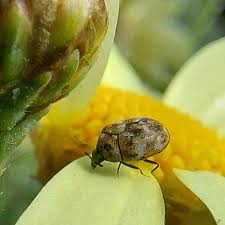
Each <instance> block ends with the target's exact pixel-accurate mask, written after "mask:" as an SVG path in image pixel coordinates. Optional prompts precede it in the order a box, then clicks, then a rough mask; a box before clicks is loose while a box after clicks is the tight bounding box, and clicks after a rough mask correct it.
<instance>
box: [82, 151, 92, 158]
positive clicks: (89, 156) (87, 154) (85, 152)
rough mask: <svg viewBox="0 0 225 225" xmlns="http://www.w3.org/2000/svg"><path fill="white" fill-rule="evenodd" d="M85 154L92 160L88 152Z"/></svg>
mask: <svg viewBox="0 0 225 225" xmlns="http://www.w3.org/2000/svg"><path fill="white" fill-rule="evenodd" d="M84 154H85V155H87V156H88V157H89V158H90V159H92V157H91V156H90V155H89V154H88V153H87V152H85V153H84Z"/></svg>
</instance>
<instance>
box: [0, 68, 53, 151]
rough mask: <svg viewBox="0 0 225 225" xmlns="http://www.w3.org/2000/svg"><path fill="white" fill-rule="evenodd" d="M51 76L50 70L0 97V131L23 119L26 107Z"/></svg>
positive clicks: (36, 96)
mask: <svg viewBox="0 0 225 225" xmlns="http://www.w3.org/2000/svg"><path fill="white" fill-rule="evenodd" d="M51 76H52V75H51V73H50V72H45V73H43V74H41V75H39V76H36V77H35V78H34V79H32V80H29V81H26V82H23V83H21V84H20V85H18V86H17V88H15V89H13V90H11V91H10V92H8V93H7V94H5V95H3V96H1V97H0V118H2V119H1V120H0V131H6V130H11V129H12V128H13V127H14V126H15V125H16V124H17V123H18V122H19V121H20V120H22V119H23V117H24V116H25V114H26V112H27V108H28V107H29V106H30V105H31V104H32V103H33V102H34V101H35V100H36V99H37V98H38V96H39V94H40V92H41V91H42V90H43V89H44V88H45V87H46V86H47V84H48V83H49V80H50V78H51ZM0 149H1V148H0Z"/></svg>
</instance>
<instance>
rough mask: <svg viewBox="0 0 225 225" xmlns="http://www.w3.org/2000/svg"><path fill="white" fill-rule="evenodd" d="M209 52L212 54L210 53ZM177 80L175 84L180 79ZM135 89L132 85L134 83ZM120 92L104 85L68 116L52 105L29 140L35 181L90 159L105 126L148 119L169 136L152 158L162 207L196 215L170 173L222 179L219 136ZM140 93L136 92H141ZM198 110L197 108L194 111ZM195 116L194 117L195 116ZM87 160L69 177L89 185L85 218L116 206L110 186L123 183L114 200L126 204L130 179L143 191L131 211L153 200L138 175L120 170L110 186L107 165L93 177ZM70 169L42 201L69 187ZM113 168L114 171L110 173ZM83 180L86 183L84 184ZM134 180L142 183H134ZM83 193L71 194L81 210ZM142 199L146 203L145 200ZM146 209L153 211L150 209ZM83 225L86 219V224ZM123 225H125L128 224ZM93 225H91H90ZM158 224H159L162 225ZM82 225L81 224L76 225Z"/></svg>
mask: <svg viewBox="0 0 225 225" xmlns="http://www.w3.org/2000/svg"><path fill="white" fill-rule="evenodd" d="M220 42H221V43H222V44H223V42H224V40H223V41H220ZM224 43H225V42H224ZM220 46H221V45H220ZM223 46H224V44H223ZM211 48H212V49H213V47H211ZM223 49H225V48H223ZM209 51H210V48H209ZM209 51H207V49H206V53H208V52H209ZM197 58H198V57H197ZM199 58H200V59H201V55H200V56H199ZM196 61H197V60H195V59H194V63H195V62H196ZM190 64H191V63H190ZM187 67H188V65H187ZM118 69H120V68H118ZM195 75H196V74H195ZM112 76H113V75H112ZM207 77H208V76H207ZM177 79H179V76H178V78H177ZM183 79H185V78H183ZM195 79H196V80H198V78H195ZM121 80H123V78H122V77H121ZM176 82H177V84H176ZM193 82H194V79H193V80H192V83H193ZM179 83H180V81H179V80H178V81H176V80H175V83H173V84H172V86H171V87H173V88H174V90H175V91H174V93H175V92H176V90H177V89H176V85H177V87H179V85H181V84H179ZM135 84H137V83H136V82H135ZM206 84H207V85H210V83H206ZM207 85H205V86H204V87H207ZM131 86H132V84H131ZM202 86H203V85H202ZM202 86H201V84H200V85H199V93H201V94H202V95H200V96H202V97H203V99H204V95H203V93H204V92H205V91H206V90H203V89H201V87H202ZM135 88H137V87H135ZM183 88H184V85H183ZM125 89H126V90H121V89H119V88H115V87H110V86H109V84H108V85H107V84H106V85H105V86H103V85H102V86H101V87H99V89H98V90H97V93H96V95H95V97H94V99H92V101H91V103H90V104H89V105H88V107H87V108H86V109H85V111H84V112H82V113H80V112H77V111H76V110H74V107H73V106H72V105H71V106H70V107H71V108H70V110H68V109H69V107H68V108H67V109H66V110H65V108H64V107H63V106H65V105H66V104H65V102H64V103H62V104H61V103H59V104H57V105H55V107H53V109H52V111H51V112H50V113H49V115H48V116H47V117H45V118H44V119H43V120H42V122H41V123H40V125H39V127H37V128H36V129H35V130H34V131H33V135H32V136H33V140H34V143H35V144H36V147H37V148H36V149H37V157H38V161H39V172H38V177H39V179H41V180H42V181H43V182H46V181H48V180H49V179H50V178H51V177H52V176H53V175H54V174H56V173H57V172H58V171H59V170H60V169H62V168H63V167H64V166H65V165H67V164H68V163H69V162H71V161H73V160H74V159H78V158H80V157H82V156H84V152H88V153H91V152H92V151H93V150H94V148H95V145H96V141H97V138H98V135H99V133H100V132H101V129H102V128H103V127H104V126H105V125H107V124H110V123H113V122H115V121H118V120H122V119H127V118H132V117H150V118H154V119H157V120H159V121H160V122H161V123H163V124H164V125H165V126H166V127H167V128H168V130H169V132H170V135H171V141H170V144H169V145H168V147H167V148H166V149H165V150H164V151H163V152H162V153H161V154H158V155H156V156H155V157H154V160H156V161H157V162H158V163H159V164H160V169H158V170H157V171H156V173H155V175H156V177H157V178H158V180H159V181H160V184H161V187H162V189H163V192H164V197H165V200H166V201H167V200H168V199H169V201H168V202H169V203H170V204H172V203H174V202H175V203H176V204H177V203H179V204H182V205H183V206H188V207H190V208H191V209H198V208H199V205H198V204H197V205H196V204H195V203H196V202H197V199H194V197H193V195H191V194H190V191H188V190H187V189H186V188H184V186H181V185H180V184H179V183H178V181H177V180H176V179H175V177H174V176H173V174H172V169H173V168H180V169H186V170H206V171H211V172H215V173H218V174H221V175H223V176H224V175H225V167H224V164H225V155H224V150H225V147H224V146H225V141H224V139H222V138H220V137H219V136H218V134H217V132H216V130H215V129H213V128H208V127H206V126H205V125H203V123H201V122H200V121H199V120H197V119H195V118H194V117H192V116H190V114H187V113H184V112H181V111H178V110H176V109H175V108H172V107H170V106H168V105H166V104H164V103H162V102H161V101H159V100H157V99H155V98H153V97H150V96H144V95H141V94H140V93H135V92H132V91H128V90H127V88H125ZM138 89H139V88H138ZM139 90H141V88H140V89H139ZM187 90H189V93H187ZM195 90H196V89H194V88H193V90H192V88H191V87H190V89H186V90H185V88H184V91H185V93H183V94H182V93H181V92H179V94H177V95H175V97H174V95H173V94H172V93H173V92H172V88H170V89H169V91H168V92H167V95H166V97H165V99H166V100H165V101H167V102H169V103H170V104H174V102H176V101H177V102H179V101H180V102H182V101H181V97H180V96H182V95H185V96H186V98H187V103H190V102H191V101H190V99H189V101H188V97H187V96H188V94H190V95H191V94H192V93H191V92H192V91H195ZM209 90H212V89H210V88H209ZM177 96H178V97H177ZM211 96H212V95H211ZM214 97H215V96H214ZM196 99H198V96H193V102H195V103H196V102H197V100H196ZM67 101H69V100H67ZM205 102H206V101H204V103H205ZM211 102H213V100H212V99H211ZM200 103H201V102H198V104H200ZM60 104H61V105H60ZM198 104H197V103H196V105H197V106H198ZM175 105H176V104H175ZM181 105H185V102H182V104H181ZM176 106H179V104H177V105H176ZM206 106H207V105H206V104H205V105H204V107H205V109H206ZM197 108H198V109H200V110H201V107H197ZM189 109H191V110H192V111H191V113H193V115H195V113H194V108H191V107H190V108H189ZM181 110H183V111H186V112H187V111H188V110H187V109H185V107H184V108H182V107H181ZM196 112H197V111H196ZM189 113H190V112H189ZM196 115H198V114H197V113H196ZM87 160H88V159H87ZM87 160H86V159H85V160H78V161H77V163H76V166H75V167H74V169H76V170H75V172H74V173H75V174H74V179H75V180H76V179H77V180H78V181H82V182H83V185H84V186H85V185H87V184H88V185H90V184H91V185H92V188H93V192H92V191H91V193H86V195H88V196H94V197H93V198H92V197H89V199H93V200H94V201H95V202H94V203H93V202H91V203H90V207H89V206H87V205H85V206H84V208H82V209H83V210H84V209H85V207H86V208H87V209H88V210H90V211H89V212H88V213H90V215H92V211H91V210H95V207H94V206H95V205H96V210H97V208H98V207H99V208H100V209H103V208H104V206H103V205H102V204H103V203H102V201H103V200H104V198H105V199H108V198H109V199H110V200H111V201H113V198H115V199H117V201H120V199H119V198H117V197H116V194H117V193H118V192H119V188H118V186H114V182H115V183H117V182H120V180H121V183H122V184H121V188H124V186H123V185H125V186H126V188H125V189H124V190H123V191H122V194H119V196H120V197H121V198H122V199H123V200H121V201H122V202H123V201H124V202H125V200H124V199H127V198H128V196H127V195H126V191H127V192H128V191H129V187H132V188H133V187H134V183H132V185H131V184H130V183H129V182H131V181H130V179H129V178H130V176H131V177H132V179H134V180H135V182H137V183H138V184H140V186H137V187H138V188H141V189H142V191H141V193H138V196H139V197H138V199H136V198H135V197H130V198H129V199H131V202H132V203H131V205H132V204H135V201H137V205H139V204H140V205H141V204H147V203H146V202H148V201H151V197H152V196H151V197H149V196H148V195H147V193H148V191H146V190H147V189H146V187H147V186H148V185H147V184H146V183H145V181H146V179H144V178H143V179H142V178H140V176H136V174H137V173H136V172H131V173H132V175H129V172H127V171H128V170H127V169H123V170H125V171H126V174H127V175H129V176H128V177H126V176H124V174H123V176H122V179H119V180H116V179H115V180H111V178H108V176H107V174H106V173H107V170H108V168H109V167H110V166H111V165H108V164H106V165H104V168H99V169H97V170H96V172H95V171H93V172H90V169H89V167H90V166H87V162H88V161H87ZM134 163H137V162H134ZM74 165H75V164H74ZM137 165H138V166H139V167H140V168H141V169H143V170H144V171H145V172H147V171H149V170H151V166H149V165H146V164H144V163H142V162H140V163H138V164H137ZM72 168H73V164H71V165H70V166H68V167H66V168H65V169H63V170H62V172H60V173H59V174H58V175H56V177H55V178H53V179H52V180H51V181H50V183H49V184H48V185H47V186H46V189H44V190H43V191H42V195H41V196H42V199H49V198H50V195H47V193H48V189H47V187H49V190H54V189H53V186H54V185H55V187H56V186H57V193H58V191H59V189H60V188H61V189H64V186H67V185H71V181H68V178H65V177H66V176H67V175H68V174H69V173H70V178H71V171H72ZM87 168H88V169H87ZM113 168H114V169H115V167H113ZM100 170H103V171H104V170H105V171H106V172H105V176H104V175H102V174H101V172H100V173H99V171H100ZM123 170H122V172H123ZM63 171H64V172H63ZM66 171H67V172H68V171H69V172H68V174H67V172H66ZM115 173H116V170H115ZM109 174H110V176H112V177H114V176H113V175H112V174H111V170H110V172H109ZM126 174H125V175H126ZM134 174H135V175H134ZM85 177H86V178H87V179H90V180H89V181H87V180H86V179H85ZM139 178H140V179H142V180H139ZM60 179H61V181H62V182H65V183H63V184H60V188H59V180H60ZM132 179H131V180H132ZM152 179H153V178H149V180H150V182H152V185H153V186H154V185H155V184H154V182H153V180H152ZM128 180H129V181H128ZM91 181H92V182H99V183H98V184H94V183H91ZM67 182H68V183H67ZM111 182H112V183H111ZM139 182H140V183H139ZM147 183H148V182H147ZM56 184H57V185H56ZM76 185H77V184H76ZM95 185H98V186H95ZM111 185H112V189H110V187H111ZM129 185H131V186H129ZM82 187H83V186H79V185H78V186H76V188H77V189H76V190H77V191H78V193H79V194H76V196H75V198H76V200H77V199H78V202H79V203H80V204H81V205H82V199H83V201H84V202H85V198H86V197H85V195H84V193H83V192H82V191H80V189H82ZM119 187H120V186H119ZM135 187H136V186H135ZM154 187H155V189H154V191H153V192H154V193H157V196H160V194H158V193H159V192H158V187H157V186H154ZM105 188H109V189H108V192H106V194H107V193H108V195H110V197H109V196H108V195H106V196H105ZM113 188H115V190H116V192H114V189H113ZM148 188H149V186H148ZM65 189H66V188H65ZM91 190H92V189H91ZM96 190H99V192H96ZM137 190H139V189H136V191H135V192H137ZM178 190H179V192H178ZM135 192H134V191H133V192H132V193H135ZM153 192H152V193H153ZM49 193H51V192H49ZM73 193H76V192H75V190H74V191H73ZM93 193H94V194H93ZM64 194H66V193H64ZM79 195H80V196H79ZM102 195H103V197H102ZM111 195H112V196H111ZM114 195H115V196H114ZM41 196H40V198H41ZM43 196H44V197H43ZM46 196H47V197H46ZM145 197H146V199H144V198H145ZM148 197H149V198H148ZM142 198H143V199H142ZM98 199H99V202H98ZM134 199H135V201H134ZM140 199H141V200H140ZM139 200H140V201H139ZM38 201H39V198H38V200H37V201H36V202H35V203H34V205H33V207H34V208H35V207H36V206H37V205H38ZM194 201H196V202H194ZM158 202H160V204H159V205H160V206H159V205H158V204H156V206H157V207H159V208H157V207H156V208H157V209H158V210H160V212H162V211H161V210H162V204H161V196H160V197H159V199H158ZM86 203H87V202H86ZM114 203H115V202H114ZM46 204H47V203H46ZM63 204H64V203H63ZM107 204H108V202H107V203H106V205H107ZM150 205H151V207H152V203H151V204H150ZM39 207H40V206H39ZM82 207H83V205H82ZM107 207H108V205H107ZM114 207H115V208H117V207H118V208H120V211H119V212H123V210H125V213H124V215H125V216H127V215H130V214H129V213H127V211H126V210H127V209H126V207H128V208H129V207H131V208H132V206H123V207H122V206H121V205H120V204H118V205H117V206H113V205H112V210H116V209H114ZM148 207H149V208H150V206H146V209H149V208H148ZM78 208H79V207H78ZM156 208H154V210H156ZM132 209H133V210H134V209H135V210H138V208H137V207H135V206H134V207H133V208H132ZM146 209H145V207H144V206H143V207H141V210H142V213H143V215H145V216H143V218H147V217H146V213H147V211H146ZM29 210H31V211H32V205H31V209H29ZM29 210H28V211H29ZM35 210H37V207H36V208H35V209H34V211H35ZM37 212H39V213H40V211H38V210H37ZM42 212H43V211H42ZM76 212H80V210H79V209H77V211H76ZM76 212H75V213H76ZM81 213H84V212H83V211H81ZM98 213H99V212H98ZM104 213H105V212H102V214H104ZM116 213H118V211H116ZM132 213H134V214H133V217H136V215H137V218H139V216H138V215H139V214H138V212H137V211H135V212H132ZM149 213H150V214H151V215H152V214H154V213H155V214H157V211H153V213H151V212H149ZM28 214H29V213H28ZM106 214H107V213H106ZM107 215H108V214H107ZM110 215H111V214H110ZM116 215H117V214H116ZM70 216H71V215H68V217H70ZM92 216H93V215H92ZM102 216H103V215H102ZM161 216H162V215H161ZM80 217H82V216H80V215H79V218H80ZM83 217H85V215H83ZM83 217H82V218H83ZM24 218H25V220H24V221H26V218H29V216H28V217H27V214H26V213H25V216H24ZM91 218H92V217H91ZM94 218H96V217H94ZM105 218H107V219H109V218H110V217H107V216H105ZM137 218H135V219H134V220H135V221H136V219H137ZM67 219H68V218H67ZM28 221H29V220H28ZM68 221H69V220H68ZM85 221H86V218H85ZM124 221H126V222H123V219H120V220H119V222H120V223H118V224H131V222H132V219H131V217H129V216H128V219H127V220H124ZM128 221H130V222H129V223H128ZM143 221H144V219H143ZM143 221H142V222H141V224H148V223H149V221H150V222H152V221H153V220H149V221H148V220H147V222H148V223H147V222H146V221H144V222H143ZM89 222H90V221H89ZM94 222H95V221H93V223H94ZM96 222H97V221H96ZM106 222H107V221H106ZM161 222H162V223H163V221H161ZM162 223H158V222H157V223H155V224H156V225H157V224H162ZM19 224H25V223H19ZM81 224H85V223H81ZM100 224H101V223H100ZM132 224H133V223H132ZM134 224H135V223H134ZM152 224H154V223H152Z"/></svg>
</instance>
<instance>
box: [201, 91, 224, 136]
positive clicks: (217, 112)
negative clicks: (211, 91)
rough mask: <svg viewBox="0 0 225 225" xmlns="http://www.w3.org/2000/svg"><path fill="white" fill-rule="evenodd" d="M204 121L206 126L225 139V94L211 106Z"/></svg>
mask: <svg viewBox="0 0 225 225" xmlns="http://www.w3.org/2000/svg"><path fill="white" fill-rule="evenodd" d="M202 121H203V123H204V124H205V125H206V126H208V127H213V128H215V129H216V130H217V131H218V133H219V134H220V136H221V137H225V92H224V94H223V95H222V96H220V97H218V98H217V99H215V101H214V102H213V103H212V104H211V105H210V107H209V109H208V110H207V111H206V112H205V113H204V114H203V116H202Z"/></svg>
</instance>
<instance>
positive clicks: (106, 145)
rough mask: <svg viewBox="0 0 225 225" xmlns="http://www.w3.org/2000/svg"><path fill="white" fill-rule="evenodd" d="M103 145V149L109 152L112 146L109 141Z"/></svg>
mask: <svg viewBox="0 0 225 225" xmlns="http://www.w3.org/2000/svg"><path fill="white" fill-rule="evenodd" d="M103 147H104V149H105V150H106V151H107V152H109V151H110V150H111V149H112V147H111V145H110V144H109V143H105V144H104V145H103Z"/></svg>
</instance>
